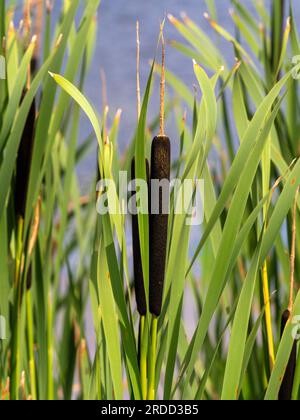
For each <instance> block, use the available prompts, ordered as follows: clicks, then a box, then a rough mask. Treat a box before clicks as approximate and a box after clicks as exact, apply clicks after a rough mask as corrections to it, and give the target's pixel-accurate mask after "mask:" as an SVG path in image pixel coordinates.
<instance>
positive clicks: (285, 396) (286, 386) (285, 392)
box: [278, 187, 299, 401]
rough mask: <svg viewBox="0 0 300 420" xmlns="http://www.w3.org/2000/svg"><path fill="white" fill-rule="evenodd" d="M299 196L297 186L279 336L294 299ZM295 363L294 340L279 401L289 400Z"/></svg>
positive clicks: (295, 344) (289, 315) (289, 314)
mask: <svg viewBox="0 0 300 420" xmlns="http://www.w3.org/2000/svg"><path fill="white" fill-rule="evenodd" d="M298 196H299V187H298V188H297V191H296V195H295V202H294V210H293V224H292V244H291V255H290V296H289V306H288V309H287V310H285V311H284V312H283V314H282V317H281V337H282V336H283V333H284V330H285V327H286V325H287V323H288V322H289V321H290V319H291V316H292V311H293V301H294V285H295V251H296V216H297V203H298ZM296 364H297V342H296V341H294V343H293V348H292V352H291V355H290V358H289V362H288V365H287V367H286V371H285V374H284V377H283V380H282V384H281V387H280V391H279V397H278V399H279V401H289V400H291V398H292V392H293V385H294V377H295V371H296Z"/></svg>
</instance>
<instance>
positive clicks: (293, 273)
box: [288, 187, 299, 312]
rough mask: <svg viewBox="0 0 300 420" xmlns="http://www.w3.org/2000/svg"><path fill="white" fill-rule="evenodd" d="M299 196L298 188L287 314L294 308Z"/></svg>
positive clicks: (294, 211) (295, 203)
mask: <svg viewBox="0 0 300 420" xmlns="http://www.w3.org/2000/svg"><path fill="white" fill-rule="evenodd" d="M298 196H299V187H298V188H297V190H296V194H295V201H294V209H293V226H292V243H291V255H290V297H289V306H288V310H289V312H292V311H293V306H294V286H295V251H296V224H297V204H298Z"/></svg>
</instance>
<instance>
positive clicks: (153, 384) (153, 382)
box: [147, 315, 158, 401]
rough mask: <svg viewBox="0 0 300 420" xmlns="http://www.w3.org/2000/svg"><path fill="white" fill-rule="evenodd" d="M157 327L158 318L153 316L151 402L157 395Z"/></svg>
mask: <svg viewBox="0 0 300 420" xmlns="http://www.w3.org/2000/svg"><path fill="white" fill-rule="evenodd" d="M157 327H158V318H157V317H156V316H155V315H153V317H152V323H151V338H150V354H149V386H148V397H147V399H148V400H149V401H153V400H155V394H156V375H155V368H156V348H157Z"/></svg>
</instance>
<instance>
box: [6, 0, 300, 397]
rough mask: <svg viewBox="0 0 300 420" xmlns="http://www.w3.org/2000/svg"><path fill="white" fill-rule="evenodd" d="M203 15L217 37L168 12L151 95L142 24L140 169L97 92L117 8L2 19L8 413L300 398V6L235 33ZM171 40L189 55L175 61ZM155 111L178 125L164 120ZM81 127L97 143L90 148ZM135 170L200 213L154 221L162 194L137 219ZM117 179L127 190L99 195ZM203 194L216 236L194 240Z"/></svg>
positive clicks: (29, 12)
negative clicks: (72, 406) (188, 191)
mask: <svg viewBox="0 0 300 420" xmlns="http://www.w3.org/2000/svg"><path fill="white" fill-rule="evenodd" d="M104 1H105V0H104ZM205 3H206V4H207V13H206V14H205V16H204V17H203V19H202V20H201V19H199V21H198V20H197V22H195V21H193V20H192V19H191V18H190V17H189V16H187V15H186V14H182V15H181V16H173V15H171V14H170V15H168V18H167V20H166V22H165V23H164V24H162V25H161V28H160V30H159V27H158V33H160V35H159V42H158V45H159V46H162V61H161V60H160V58H159V55H160V54H158V52H155V51H154V52H153V55H154V56H155V58H154V60H153V63H152V65H151V69H150V71H149V78H148V82H147V85H146V87H145V89H144V91H143V92H142V89H141V84H140V80H139V69H140V49H141V48H142V47H143V44H142V43H141V42H140V37H141V38H142V28H140V27H139V25H138V24H137V126H136V130H135V135H134V138H133V139H131V140H130V139H128V149H127V152H126V154H125V156H120V154H119V148H118V144H119V143H118V142H119V138H118V137H119V136H118V130H119V126H120V123H121V121H120V119H121V111H120V110H119V111H118V112H117V113H116V114H115V115H112V113H111V112H110V111H109V108H108V106H107V105H108V104H107V102H108V103H109V98H107V94H106V89H105V86H103V97H104V98H105V100H104V102H105V103H104V106H103V110H100V111H99V110H97V109H95V107H94V106H93V105H91V104H90V102H89V101H88V99H87V98H86V97H85V96H84V93H83V92H84V84H85V80H86V76H87V74H88V70H89V67H90V65H91V61H92V57H93V47H94V45H95V40H96V37H97V19H96V18H95V17H96V13H97V11H98V8H99V6H100V0H89V1H86V2H83V3H82V2H80V1H79V0H72V1H71V2H70V1H67V0H66V1H62V2H61V12H60V19H59V20H58V21H57V22H55V21H54V17H53V10H52V6H53V4H52V2H50V1H47V2H40V1H32V2H30V1H27V0H25V1H24V4H23V3H22V2H15V1H2V2H1V3H0V39H1V40H2V42H1V43H0V55H1V56H2V57H3V58H4V59H5V66H6V68H5V70H6V78H5V79H1V80H0V239H1V240H0V270H1V277H0V290H1V291H0V315H1V329H0V332H1V339H0V397H1V398H2V399H3V400H57V399H61V400H70V399H80V400H114V399H116V400H122V399H124V398H129V399H132V400H141V399H149V400H154V399H165V400H172V399H179V400H298V399H299V388H300V355H299V345H298V341H299V340H298V339H299V335H300V326H299V325H300V322H299V316H300V293H299V278H300V277H299V274H300V273H299V269H300V254H299V246H298V244H299V241H300V229H299V210H300V202H299V185H300V161H299V140H300V138H299V133H300V120H299V115H300V104H299V79H300V60H299V55H300V41H299V34H298V30H297V24H296V22H295V19H294V11H295V9H296V8H297V7H299V5H298V2H296V1H291V2H285V1H278V2H277V1H276V2H275V1H274V2H272V6H271V10H268V9H267V8H266V6H265V2H262V1H256V0H253V6H254V9H255V13H254V11H253V10H252V9H251V10H248V9H247V8H246V6H244V4H243V2H239V1H235V0H232V1H231V4H232V10H231V11H230V15H231V18H232V20H233V23H234V27H235V31H234V33H229V32H228V31H227V30H226V29H225V28H223V27H222V26H221V25H220V23H219V19H218V12H219V11H218V9H217V8H216V6H217V2H215V1H214V0H207V1H206V2H205ZM183 6H184V5H183ZM20 8H21V11H22V12H21V13H23V20H22V21H21V22H20V23H19V22H17V21H16V16H17V15H18V13H19V14H20ZM99 13H100V14H101V7H100V11H99ZM75 22H76V23H75ZM166 25H172V26H174V28H175V29H176V30H177V32H178V37H177V39H176V41H175V40H168V43H165V40H164V35H163V34H164V27H165V26H166ZM53 28H54V29H53ZM208 28H210V30H213V31H214V33H215V34H214V36H215V39H213V38H212V36H211V35H209V33H208ZM140 32H141V35H140ZM103 42H104V41H103ZM132 42H133V43H134V42H135V40H132ZM222 45H226V47H227V48H231V49H232V51H233V53H234V57H236V59H235V61H233V62H226V60H225V59H224V57H223V53H222V49H223V47H222ZM166 46H167V48H166ZM170 48H174V49H175V50H176V51H177V53H178V54H181V55H183V56H184V57H185V59H186V63H187V64H186V65H187V66H188V65H190V66H191V67H192V68H193V70H194V74H195V78H194V80H191V82H190V84H189V85H186V84H185V83H184V82H183V81H182V80H180V79H179V78H178V76H177V75H176V74H174V73H172V72H170V71H169V69H168V61H167V59H168V50H169V49H170ZM297 57H298V58H297ZM133 77H134V75H133ZM155 77H158V78H159V79H160V89H158V88H157V85H156V84H154V83H153V81H154V79H155ZM102 80H104V77H103V75H102ZM194 82H196V83H197V89H196V93H195V88H193V84H194ZM103 84H104V83H103ZM99 85H100V76H99ZM142 93H143V99H141V94H142ZM152 95H153V96H156V97H160V109H158V110H157V117H156V118H155V119H154V121H149V117H148V105H149V101H150V98H151V97H152ZM185 110H186V111H185ZM82 115H84V116H85V118H87V119H88V121H89V122H90V131H89V132H87V133H86V138H85V139H83V141H80V142H79V128H80V121H81V117H82ZM169 117H172V118H173V120H174V121H175V122H176V128H177V136H176V137H175V138H172V139H169V138H168V137H167V133H166V129H165V120H167V119H168V118H169ZM172 137H173V136H172ZM93 145H97V147H98V156H97V166H98V167H97V169H96V168H95V169H94V171H93V170H92V169H91V178H90V179H91V189H90V193H89V195H88V196H81V188H80V179H78V175H77V168H78V166H79V165H80V163H81V162H82V160H83V159H85V157H86V156H87V154H89V153H93V152H92V146H93ZM171 152H172V153H171ZM120 171H127V173H128V175H129V176H128V178H129V179H130V178H132V179H134V178H138V179H142V180H144V181H145V182H146V184H147V185H148V188H149V186H150V185H151V181H153V180H164V179H165V180H166V179H167V180H168V179H175V178H177V179H178V180H180V181H181V182H183V181H184V180H192V181H193V191H192V196H191V197H190V199H189V203H188V204H189V205H188V206H187V208H185V209H184V211H183V212H181V213H179V212H177V211H176V209H177V208H178V206H179V205H180V202H181V201H182V194H183V193H184V189H183V187H182V186H181V187H180V188H179V194H175V192H176V191H175V187H174V186H172V188H171V190H170V191H169V194H168V197H167V202H168V205H169V208H170V211H169V213H168V214H164V213H163V211H162V203H163V201H164V200H163V198H164V197H163V196H162V194H161V195H160V197H159V211H158V213H157V214H153V213H152V212H150V214H149V211H148V210H149V208H150V209H151V202H152V197H151V194H148V200H146V201H147V203H142V206H144V208H143V210H147V211H141V212H138V214H136V215H133V216H132V217H129V216H125V215H124V214H123V213H122V211H121V210H122V208H123V206H124V197H123V196H121V192H120V185H119V178H118V177H119V172H120ZM99 178H100V179H101V180H104V179H106V180H110V181H111V182H110V183H109V186H107V187H106V188H100V189H99V188H98V189H99V191H97V196H96V194H95V191H96V184H97V181H99ZM198 179H203V180H204V186H205V187H204V190H201V188H200V187H199V185H198V183H197V182H196V180H198ZM198 190H199V191H198ZM177 193H178V191H177ZM198 193H200V194H202V196H201V198H202V200H203V202H204V205H203V218H204V221H203V223H202V224H201V226H196V227H192V226H191V225H190V223H187V221H188V220H190V214H189V210H190V208H191V207H192V206H193V205H194V204H195V202H196V197H197V194H198ZM105 198H106V201H107V207H108V210H109V211H108V213H107V214H104V215H99V214H98V213H97V211H96V205H98V203H99V202H100V201H101V200H104V199H105ZM130 198H133V199H134V194H131V196H130ZM115 203H117V211H113V204H115ZM136 204H137V203H136ZM128 227H132V229H131V234H130V235H129V236H130V237H132V240H130V241H129V240H128V232H130V229H129V230H128ZM131 243H132V245H131ZM187 309H189V310H191V309H193V311H194V313H195V314H196V316H195V319H191V318H190V317H187V316H186V310H187ZM4 326H5V328H3V327H4ZM91 332H93V337H94V341H95V345H93V342H92V341H91V339H90V334H91Z"/></svg>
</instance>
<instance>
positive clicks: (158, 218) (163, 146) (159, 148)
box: [148, 27, 171, 400]
mask: <svg viewBox="0 0 300 420" xmlns="http://www.w3.org/2000/svg"><path fill="white" fill-rule="evenodd" d="M161 38H162V70H161V84H160V133H159V136H157V137H155V138H154V139H153V142H152V148H151V187H152V182H153V181H156V182H157V181H159V182H161V181H163V180H168V181H169V180H170V161H171V145H170V139H169V138H168V137H167V136H166V135H165V127H164V112H165V109H164V95H165V44H164V36H163V27H161ZM168 194H169V193H168ZM168 202H169V195H168V196H167V197H165V196H164V195H163V191H161V189H160V190H159V197H158V213H157V214H155V213H156V212H154V211H153V208H152V205H153V199H152V197H151V200H150V206H151V209H150V218H149V252H150V258H149V261H150V276H149V310H150V313H151V314H152V316H153V318H152V326H151V346H150V352H151V354H150V361H151V364H150V378H149V388H148V399H150V400H151V399H154V397H155V359H156V336H157V319H158V317H159V316H160V314H161V309H162V298H163V289H164V279H165V268H166V256H167V240H168V214H167V213H166V209H165V208H164V207H165V206H164V205H165V204H169V203H168Z"/></svg>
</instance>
